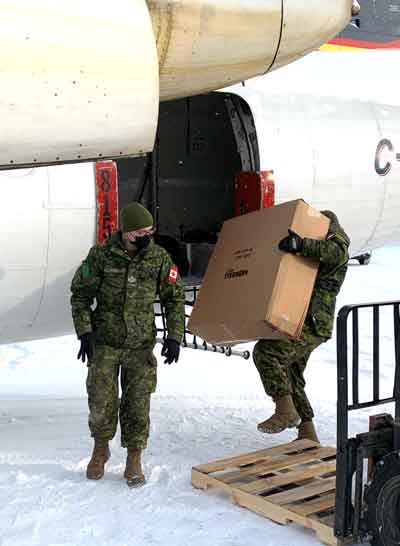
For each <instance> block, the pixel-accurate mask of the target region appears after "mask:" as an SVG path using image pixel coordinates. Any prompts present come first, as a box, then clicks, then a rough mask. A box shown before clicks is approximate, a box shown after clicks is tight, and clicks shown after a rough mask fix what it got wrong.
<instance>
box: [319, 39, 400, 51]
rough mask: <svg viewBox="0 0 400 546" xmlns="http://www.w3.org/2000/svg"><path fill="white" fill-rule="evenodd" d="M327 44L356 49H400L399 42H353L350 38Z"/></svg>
mask: <svg viewBox="0 0 400 546" xmlns="http://www.w3.org/2000/svg"><path fill="white" fill-rule="evenodd" d="M328 43H329V44H332V45H338V46H345V47H356V48H359V49H400V40H390V41H388V42H370V41H368V40H353V39H351V38H333V39H332V40H330V41H329V42H328Z"/></svg>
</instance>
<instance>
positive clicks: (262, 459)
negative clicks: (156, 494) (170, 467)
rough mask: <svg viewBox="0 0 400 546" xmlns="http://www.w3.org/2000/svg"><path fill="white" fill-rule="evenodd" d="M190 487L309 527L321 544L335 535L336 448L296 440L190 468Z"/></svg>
mask: <svg viewBox="0 0 400 546" xmlns="http://www.w3.org/2000/svg"><path fill="white" fill-rule="evenodd" d="M192 484H193V486H194V487H197V488H199V489H207V488H208V487H216V488H218V489H222V490H224V491H226V492H227V493H228V494H229V495H230V497H231V500H232V502H234V503H235V504H239V505H240V506H243V507H245V508H248V509H250V510H252V511H253V512H256V513H257V514H261V515H263V516H265V517H267V518H269V519H271V520H273V521H275V522H277V523H281V524H287V523H289V522H291V521H294V522H296V523H298V524H300V525H302V526H304V527H307V528H309V529H313V530H314V531H315V532H316V534H317V536H318V538H319V539H320V540H321V541H322V542H324V543H325V544H329V545H330V546H337V545H338V540H337V538H336V537H335V535H334V529H333V527H334V518H335V514H334V510H335V489H336V449H335V448H333V447H323V446H320V445H319V444H317V443H316V442H312V441H310V440H300V441H298V442H292V443H289V444H284V445H281V446H277V447H272V448H269V449H262V450H259V451H254V452H253V453H247V454H245V455H238V456H236V457H230V458H228V459H220V460H218V461H214V462H212V463H208V464H202V465H198V466H194V467H193V468H192Z"/></svg>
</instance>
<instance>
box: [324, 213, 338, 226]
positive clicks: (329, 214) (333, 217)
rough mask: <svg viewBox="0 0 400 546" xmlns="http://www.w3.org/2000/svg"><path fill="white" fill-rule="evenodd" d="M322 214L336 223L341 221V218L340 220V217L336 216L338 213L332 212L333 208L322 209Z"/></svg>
mask: <svg viewBox="0 0 400 546" xmlns="http://www.w3.org/2000/svg"><path fill="white" fill-rule="evenodd" d="M321 214H323V215H324V216H326V217H327V218H329V220H330V221H331V222H334V223H335V224H338V223H339V220H338V217H337V216H336V214H335V213H334V212H332V211H331V210H321Z"/></svg>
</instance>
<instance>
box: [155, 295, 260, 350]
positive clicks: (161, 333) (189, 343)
mask: <svg viewBox="0 0 400 546" xmlns="http://www.w3.org/2000/svg"><path fill="white" fill-rule="evenodd" d="M199 291H200V285H198V286H185V306H186V307H193V306H194V304H195V303H196V299H197V295H198V293H199ZM156 303H157V304H158V305H159V308H160V310H159V311H158V312H157V311H156V313H155V315H156V317H159V318H161V321H162V326H161V327H159V326H157V338H156V341H157V343H164V341H165V339H166V338H167V323H166V317H165V310H164V308H163V307H162V305H161V303H160V300H159V298H157V301H156ZM189 317H190V313H187V312H186V313H185V329H184V333H183V340H182V347H184V348H187V349H195V350H196V349H200V350H202V351H210V352H213V353H220V354H222V355H225V356H228V357H229V356H239V357H241V358H244V359H245V360H248V359H249V358H250V356H251V355H250V351H248V350H247V349H245V350H243V349H235V348H234V347H231V346H229V345H227V346H225V345H212V344H210V343H207V342H206V341H204V340H202V339H199V338H198V337H197V336H196V335H195V334H192V332H190V331H189V330H188V329H187V327H186V324H187V321H188V320H189Z"/></svg>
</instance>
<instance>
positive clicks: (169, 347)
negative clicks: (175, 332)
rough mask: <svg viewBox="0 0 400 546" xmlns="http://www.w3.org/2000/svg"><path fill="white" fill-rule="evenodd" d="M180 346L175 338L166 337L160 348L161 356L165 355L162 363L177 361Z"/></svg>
mask: <svg viewBox="0 0 400 546" xmlns="http://www.w3.org/2000/svg"><path fill="white" fill-rule="evenodd" d="M180 348H181V346H180V344H179V343H178V342H177V341H175V339H166V340H165V341H164V345H163V348H162V349H161V356H165V360H164V364H172V362H174V361H175V362H178V358H179V351H180Z"/></svg>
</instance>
